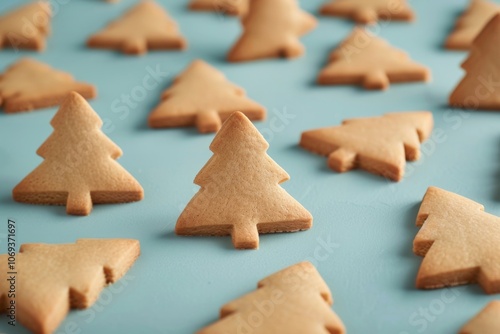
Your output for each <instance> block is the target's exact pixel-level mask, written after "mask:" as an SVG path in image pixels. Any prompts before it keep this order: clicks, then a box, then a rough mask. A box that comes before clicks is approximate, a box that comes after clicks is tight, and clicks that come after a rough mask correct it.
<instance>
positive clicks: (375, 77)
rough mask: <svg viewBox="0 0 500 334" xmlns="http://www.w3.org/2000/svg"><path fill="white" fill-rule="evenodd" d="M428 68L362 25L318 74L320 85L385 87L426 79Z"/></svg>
mask: <svg viewBox="0 0 500 334" xmlns="http://www.w3.org/2000/svg"><path fill="white" fill-rule="evenodd" d="M429 80H430V71H429V70H428V69H427V68H426V67H424V66H422V65H420V64H418V63H415V62H414V61H412V60H411V59H410V58H409V57H408V55H407V54H406V53H405V52H403V51H401V50H399V49H396V48H394V47H392V46H391V45H389V43H387V42H386V41H384V40H383V39H380V38H379V37H377V36H375V35H373V34H371V33H370V32H368V31H366V30H365V29H362V28H355V29H354V31H353V32H352V33H351V35H349V37H347V38H346V39H345V40H344V41H343V42H342V43H341V44H340V45H339V47H338V48H337V49H335V50H334V51H333V52H332V53H331V54H330V58H329V61H328V64H327V65H326V67H325V68H323V70H321V72H320V73H319V76H318V83H319V84H320V85H349V84H352V85H362V86H363V87H365V88H366V89H386V88H388V87H389V83H391V82H411V81H429Z"/></svg>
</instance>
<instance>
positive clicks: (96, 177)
mask: <svg viewBox="0 0 500 334" xmlns="http://www.w3.org/2000/svg"><path fill="white" fill-rule="evenodd" d="M50 124H51V125H52V126H53V128H54V132H53V133H52V134H51V135H50V137H49V138H48V139H47V140H46V141H45V142H44V143H43V144H42V146H40V148H39V149H38V151H37V154H38V155H39V156H41V157H42V158H44V159H45V160H44V161H43V162H42V163H41V164H40V165H39V166H38V167H37V168H35V170H33V171H32V172H31V173H30V174H28V176H26V177H25V178H24V179H23V180H22V181H21V182H20V183H19V184H18V185H17V186H16V187H15V188H14V190H13V191H12V195H13V197H14V200H15V201H17V202H24V203H31V204H47V205H66V212H67V213H68V214H71V215H88V214H90V211H91V210H92V204H93V203H94V204H101V203H125V202H134V201H139V200H141V199H142V198H143V196H144V195H143V190H142V187H141V185H140V184H139V183H138V182H137V181H136V180H135V179H134V178H133V177H132V175H130V174H129V173H128V172H127V171H126V170H125V169H124V168H123V167H122V166H120V165H119V164H118V163H117V162H116V161H115V159H117V158H118V157H120V156H121V155H122V151H121V149H120V148H119V147H118V146H116V145H115V144H114V143H113V142H112V141H111V140H110V139H109V138H108V137H106V135H105V134H104V133H103V132H102V131H101V129H100V128H101V126H102V121H101V119H100V118H99V116H98V115H97V113H96V112H95V111H94V110H93V109H92V107H91V106H90V105H89V104H88V103H87V101H85V99H84V98H83V97H81V96H80V95H78V94H77V93H75V92H72V93H70V94H69V95H68V97H67V98H66V99H65V100H64V102H63V103H62V104H61V106H60V107H59V110H58V111H57V113H56V114H55V116H54V118H53V119H52V121H51V123H50Z"/></svg>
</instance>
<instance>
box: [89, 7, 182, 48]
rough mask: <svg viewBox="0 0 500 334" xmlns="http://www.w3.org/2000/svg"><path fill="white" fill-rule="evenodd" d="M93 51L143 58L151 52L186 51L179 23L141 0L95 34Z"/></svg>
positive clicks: (163, 11) (90, 43) (90, 40)
mask: <svg viewBox="0 0 500 334" xmlns="http://www.w3.org/2000/svg"><path fill="white" fill-rule="evenodd" d="M87 45H88V46H89V47H92V48H104V49H116V50H121V51H122V52H123V53H126V54H133V55H139V54H144V53H146V52H147V51H148V50H163V49H185V48H186V45H187V43H186V41H185V40H184V38H183V37H182V36H181V34H180V32H179V30H178V28H177V24H176V23H175V22H174V21H173V20H172V19H171V18H170V17H169V16H168V14H167V12H166V11H165V10H164V9H163V8H162V7H161V6H160V5H158V4H156V3H155V2H154V1H153V0H141V1H140V2H139V3H138V4H137V5H135V6H134V7H132V8H131V9H130V10H129V11H127V12H126V13H125V14H124V15H123V16H122V17H120V18H119V19H117V20H115V21H113V22H112V23H110V24H109V25H108V26H107V27H106V28H104V29H103V30H102V31H100V32H98V33H96V34H94V35H92V36H91V37H90V38H89V39H88V41H87Z"/></svg>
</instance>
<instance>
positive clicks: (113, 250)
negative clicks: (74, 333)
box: [0, 239, 140, 334]
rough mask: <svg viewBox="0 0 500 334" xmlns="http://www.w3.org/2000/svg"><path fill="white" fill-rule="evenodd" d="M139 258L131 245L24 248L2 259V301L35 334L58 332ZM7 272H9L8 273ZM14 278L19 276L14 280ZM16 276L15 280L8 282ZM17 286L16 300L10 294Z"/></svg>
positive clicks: (109, 242) (86, 242)
mask: <svg viewBox="0 0 500 334" xmlns="http://www.w3.org/2000/svg"><path fill="white" fill-rule="evenodd" d="M139 253H140V246H139V241H137V240H132V239H79V240H77V242H76V243H75V244H61V245H49V244H24V245H22V246H21V248H20V250H19V253H17V254H16V255H15V262H14V264H13V266H14V267H13V268H12V264H9V263H12V261H11V260H9V256H12V254H2V255H0V265H1V267H2V268H4V269H3V270H2V271H1V275H0V277H1V279H0V296H1V300H2V301H3V303H4V305H6V307H5V308H4V307H2V312H5V311H6V309H7V311H8V310H9V309H8V307H9V306H10V305H14V307H15V310H16V313H17V314H16V318H17V320H18V321H19V322H20V323H21V324H23V325H24V326H25V327H26V328H28V329H29V330H31V331H32V332H33V333H43V334H50V333H53V332H55V331H56V329H57V327H59V324H60V323H61V322H62V321H63V320H64V318H65V317H66V315H67V314H68V311H69V309H70V308H77V309H84V308H89V307H90V306H92V305H93V304H94V302H95V301H96V300H97V298H98V297H99V294H100V293H101V290H102V289H103V288H104V287H105V286H106V285H108V284H111V283H115V282H116V281H118V280H119V279H120V278H122V276H124V275H125V273H126V272H127V271H128V270H129V268H130V267H131V266H132V265H133V263H134V262H135V260H136V259H137V257H138V256H139ZM7 268H9V269H7ZM12 272H14V273H17V274H13V273H12ZM12 275H14V280H12V277H13V276H12ZM11 284H15V295H14V294H12V293H10V289H11Z"/></svg>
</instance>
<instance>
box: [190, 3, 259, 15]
mask: <svg viewBox="0 0 500 334" xmlns="http://www.w3.org/2000/svg"><path fill="white" fill-rule="evenodd" d="M249 2H250V0H191V2H190V3H189V9H191V10H200V11H211V12H219V13H223V14H227V15H245V14H246V13H247V11H248V4H249Z"/></svg>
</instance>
